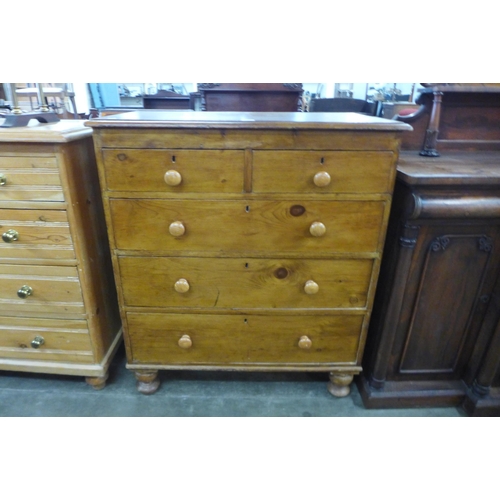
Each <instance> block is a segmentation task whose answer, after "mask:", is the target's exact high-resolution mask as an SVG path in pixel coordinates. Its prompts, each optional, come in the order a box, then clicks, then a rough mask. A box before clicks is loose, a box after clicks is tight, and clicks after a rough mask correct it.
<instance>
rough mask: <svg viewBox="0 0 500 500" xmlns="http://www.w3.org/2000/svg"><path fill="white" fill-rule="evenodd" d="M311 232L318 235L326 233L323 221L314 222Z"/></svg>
mask: <svg viewBox="0 0 500 500" xmlns="http://www.w3.org/2000/svg"><path fill="white" fill-rule="evenodd" d="M309 232H310V233H311V234H312V235H313V236H316V237H320V236H323V235H324V234H325V233H326V227H325V225H324V224H323V223H322V222H313V223H312V224H311V227H310V228H309Z"/></svg>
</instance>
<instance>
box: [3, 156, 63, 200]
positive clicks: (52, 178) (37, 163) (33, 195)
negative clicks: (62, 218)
mask: <svg viewBox="0 0 500 500" xmlns="http://www.w3.org/2000/svg"><path fill="white" fill-rule="evenodd" d="M0 201H64V193H63V189H62V186H61V179H60V177H59V170H58V167H57V161H56V159H55V158H50V157H40V158H38V157H28V156H26V157H22V156H20V157H13V156H0Z"/></svg>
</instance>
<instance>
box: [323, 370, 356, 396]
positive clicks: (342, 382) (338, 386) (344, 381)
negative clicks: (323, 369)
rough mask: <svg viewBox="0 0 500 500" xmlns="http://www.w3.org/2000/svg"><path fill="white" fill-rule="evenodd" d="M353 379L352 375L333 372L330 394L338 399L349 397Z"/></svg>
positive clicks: (329, 384) (329, 383) (329, 387)
mask: <svg viewBox="0 0 500 500" xmlns="http://www.w3.org/2000/svg"><path fill="white" fill-rule="evenodd" d="M353 378H354V375H353V374H352V373H342V372H331V373H330V382H328V392H330V394H332V395H334V396H336V397H338V398H343V397H345V396H348V395H349V394H350V392H351V387H350V383H351V382H352V379H353Z"/></svg>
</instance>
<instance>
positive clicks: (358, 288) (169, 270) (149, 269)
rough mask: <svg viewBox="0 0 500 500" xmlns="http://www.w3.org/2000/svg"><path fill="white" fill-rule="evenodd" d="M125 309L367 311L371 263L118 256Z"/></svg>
mask: <svg viewBox="0 0 500 500" xmlns="http://www.w3.org/2000/svg"><path fill="white" fill-rule="evenodd" d="M118 262H119V266H120V276H121V280H122V287H123V295H124V299H125V304H126V305H127V306H143V307H148V306H150V307H206V308H353V307H360V308H362V307H365V306H366V297H367V293H368V288H369V284H370V278H371V274H372V268H373V261H372V260H368V259H365V260H342V259H341V260H331V259H308V260H306V259H243V258H225V259H217V258H196V257H191V258H190V257H187V258H184V257H156V258H153V257H119V259H118Z"/></svg>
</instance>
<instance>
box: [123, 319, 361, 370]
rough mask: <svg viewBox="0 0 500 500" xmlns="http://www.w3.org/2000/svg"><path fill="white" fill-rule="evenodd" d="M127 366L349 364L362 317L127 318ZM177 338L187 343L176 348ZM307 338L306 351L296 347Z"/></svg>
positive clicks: (353, 358)
mask: <svg viewBox="0 0 500 500" xmlns="http://www.w3.org/2000/svg"><path fill="white" fill-rule="evenodd" d="M127 319H128V335H129V337H130V341H131V349H132V357H131V358H132V362H133V363H141V362H146V363H153V364H154V363H158V364H161V363H164V364H185V365H189V364H193V363H197V364H203V365H210V364H229V365H230V364H238V363H276V364H279V363H283V364H285V363H286V364H293V363H296V364H318V363H324V364H332V363H354V362H355V361H356V354H357V348H358V342H359V335H360V330H361V326H362V322H363V316H362V315H360V316H319V317H318V316H292V315H290V316H274V317H269V316H259V315H251V316H250V315H249V316H242V315H204V314H196V315H194V314H193V315H189V314H133V313H129V314H128V315H127ZM182 335H189V336H190V338H191V339H192V343H193V345H192V347H191V348H190V349H182V348H180V347H179V345H178V341H179V339H180V337H181V336H182ZM302 335H307V336H308V337H309V338H310V339H311V341H312V347H311V348H310V349H300V348H299V347H298V342H299V339H300V337H301V336H302Z"/></svg>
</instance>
